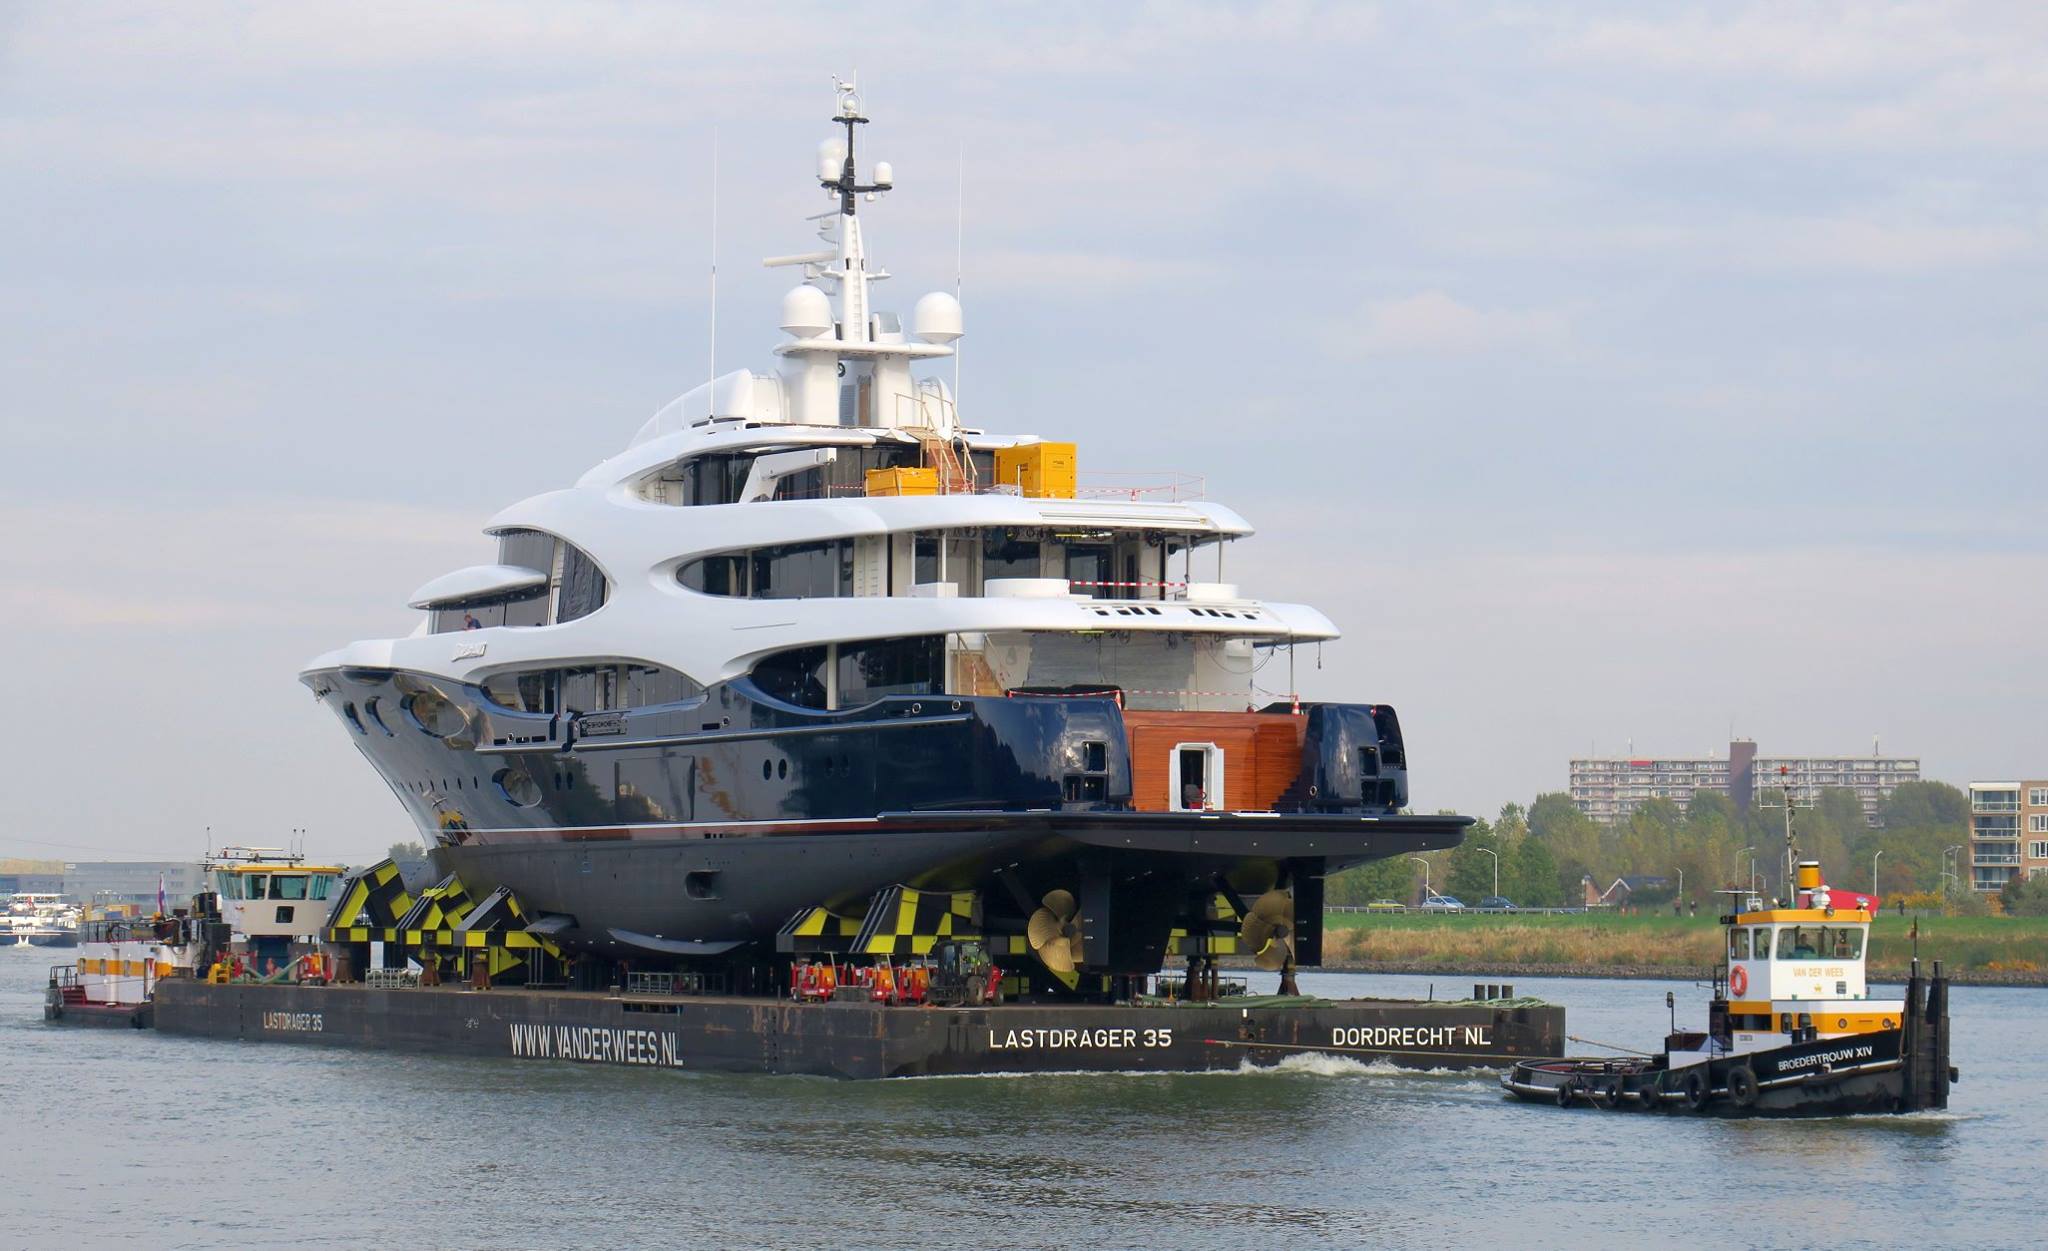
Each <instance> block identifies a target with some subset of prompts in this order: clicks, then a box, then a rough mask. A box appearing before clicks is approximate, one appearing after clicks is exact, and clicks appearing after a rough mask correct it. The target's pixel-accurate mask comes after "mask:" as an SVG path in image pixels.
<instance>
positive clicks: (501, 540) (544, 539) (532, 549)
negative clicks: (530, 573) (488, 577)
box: [498, 530, 555, 574]
mask: <svg viewBox="0 0 2048 1251" xmlns="http://www.w3.org/2000/svg"><path fill="white" fill-rule="evenodd" d="M498 563H499V564H501V565H514V566H517V567H518V568H521V569H534V570H538V571H539V572H541V573H545V574H553V573H554V571H555V536H554V535H552V534H542V533H541V532H540V531H538V530H507V531H505V532H504V533H503V534H500V535H499V536H498Z"/></svg>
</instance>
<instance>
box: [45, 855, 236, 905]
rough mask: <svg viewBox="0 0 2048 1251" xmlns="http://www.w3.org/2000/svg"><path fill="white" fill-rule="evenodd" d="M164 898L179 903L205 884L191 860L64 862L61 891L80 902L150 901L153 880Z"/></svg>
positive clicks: (201, 872) (203, 875)
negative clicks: (160, 888)
mask: <svg viewBox="0 0 2048 1251" xmlns="http://www.w3.org/2000/svg"><path fill="white" fill-rule="evenodd" d="M159 878H161V879H162V880H163V887H164V899H165V901H166V902H168V903H172V904H179V905H182V904H184V903H186V902H188V901H190V900H191V898H192V896H194V895H196V894H198V893H199V891H200V889H201V888H202V887H204V886H205V884H206V871H205V869H204V868H203V867H201V865H200V864H199V863H198V862H197V861H194V860H74V861H67V862H65V865H64V893H65V894H66V895H68V896H69V897H71V898H72V899H75V900H77V901H79V902H80V903H132V904H143V905H153V904H154V903H155V902H156V887H157V880H158V879H159Z"/></svg>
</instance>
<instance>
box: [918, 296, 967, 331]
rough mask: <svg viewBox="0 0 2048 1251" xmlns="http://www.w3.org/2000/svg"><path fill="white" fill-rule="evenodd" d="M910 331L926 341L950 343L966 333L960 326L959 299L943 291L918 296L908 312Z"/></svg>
mask: <svg viewBox="0 0 2048 1251" xmlns="http://www.w3.org/2000/svg"><path fill="white" fill-rule="evenodd" d="M910 333H912V334H914V335H916V336H917V337H918V338H920V339H923V340H924V341H925V342H926V343H951V342H952V341H953V340H955V339H957V338H959V337H960V336H961V335H963V334H966V333H967V332H966V331H965V330H963V329H961V328H960V301H958V300H956V299H954V298H953V297H952V296H950V295H947V294H946V293H945V292H943V291H934V292H932V293H931V294H929V295H924V296H920V297H919V298H918V301H917V307H916V308H914V309H912V310H911V313H910Z"/></svg>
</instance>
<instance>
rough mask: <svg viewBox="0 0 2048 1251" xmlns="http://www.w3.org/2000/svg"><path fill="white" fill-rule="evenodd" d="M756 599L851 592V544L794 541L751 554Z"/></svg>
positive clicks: (817, 597) (752, 587)
mask: <svg viewBox="0 0 2048 1251" xmlns="http://www.w3.org/2000/svg"><path fill="white" fill-rule="evenodd" d="M750 589H751V591H752V593H753V596H754V598H756V599H823V598H829V597H831V596H834V595H851V594H852V593H853V544H851V543H849V542H845V541H843V540H840V541H834V542H830V543H798V544H794V545H792V546H789V547H769V548H763V549H761V550H760V551H757V552H755V553H754V556H753V583H752V586H751V588H750Z"/></svg>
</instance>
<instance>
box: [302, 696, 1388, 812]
mask: <svg viewBox="0 0 2048 1251" xmlns="http://www.w3.org/2000/svg"><path fill="white" fill-rule="evenodd" d="M306 680H307V682H308V684H309V685H311V686H312V687H313V689H314V690H315V692H316V693H319V694H320V697H321V699H322V700H323V702H325V703H326V704H327V705H328V707H329V708H331V709H332V710H334V712H335V714H336V716H337V717H338V718H340V719H341V720H342V721H343V723H344V724H345V725H347V726H348V727H349V729H350V731H351V735H352V737H353V739H354V741H355V743H356V746H357V747H358V748H359V749H360V750H361V751H362V752H363V754H364V756H365V757H366V758H368V759H369V760H370V762H371V764H372V765H373V766H374V767H375V768H376V769H377V770H378V772H379V773H380V774H381V775H382V776H383V777H384V779H385V781H386V782H387V783H388V784H389V785H390V786H391V788H392V791H393V793H394V794H396V795H397V796H398V798H399V800H400V802H401V803H402V804H404V805H405V807H406V809H407V811H408V813H409V814H410V815H411V816H412V818H413V820H414V822H415V823H416V824H417V825H418V827H419V828H420V830H421V831H422V832H423V833H424V834H426V835H428V836H429V837H430V838H438V837H440V836H442V835H443V833H444V832H451V831H462V830H484V829H558V828H571V829H574V828H594V827H602V826H624V825H638V824H649V823H655V824H659V823H669V822H677V823H687V822H693V821H778V820H822V819H836V818H867V817H873V816H874V815H875V814H876V813H880V812H893V811H932V810H950V811H981V810H1002V811H1010V812H1025V811H1041V810H1048V809H1054V810H1064V811H1117V810H1125V809H1129V808H1130V807H1131V767H1130V758H1129V757H1130V752H1129V740H1128V736H1127V733H1126V728H1125V725H1124V721H1123V716H1122V712H1121V710H1120V709H1119V708H1118V707H1117V705H1116V703H1115V701H1114V700H1109V699H1092V698H1076V699H1003V698H987V697H983V698H968V697H952V696H926V697H909V696H904V697H892V698H889V699H884V700H881V701H878V702H876V703H874V704H871V705H868V706H867V707H865V708H861V709H856V710H852V711H847V712H833V713H825V712H818V711H815V710H809V709H802V708H796V707H794V706H791V705H787V704H782V703H780V702H778V701H775V700H773V699H770V698H769V697H767V696H765V695H763V694H761V693H760V692H759V691H758V690H757V689H755V688H754V687H753V686H752V684H751V683H750V682H748V681H746V680H745V679H739V680H736V681H734V682H729V683H725V684H722V685H720V686H718V687H714V688H713V689H712V690H711V692H710V693H709V694H708V695H707V697H706V698H705V699H703V700H702V701H699V702H695V703H691V704H688V705H674V706H665V707H656V708H646V709H633V710H625V711H620V712H605V713H589V714H560V715H554V716H542V715H539V714H527V713H518V712H511V711H508V710H505V709H503V708H500V707H498V706H497V705H495V704H493V703H491V702H490V700H489V699H488V698H487V697H486V696H485V695H484V693H483V692H482V691H481V690H480V689H479V688H475V687H466V686H461V685H459V684H453V683H449V682H446V681H441V680H430V679H427V678H425V677H422V676H421V675H417V674H406V673H400V672H393V671H389V670H380V671H374V672H366V671H360V670H327V671H321V672H319V673H314V674H309V675H307V679H306ZM422 691H430V692H431V693H432V695H433V696H434V697H435V698H437V699H439V700H444V701H446V703H447V704H448V705H450V706H451V707H452V708H453V709H454V712H453V713H452V714H451V715H450V716H449V719H448V723H447V724H444V725H437V726H436V727H435V729H432V730H430V729H429V728H427V727H426V726H425V725H423V724H422V723H421V722H420V721H419V719H418V718H417V717H416V716H415V715H414V713H413V712H412V711H411V708H412V705H410V704H409V703H408V702H407V701H408V700H410V699H412V698H414V697H416V696H418V695H419V694H420V693H421V692H422ZM1303 726H1304V728H1305V742H1304V746H1303V749H1302V752H1301V761H1300V763H1299V770H1300V771H1299V777H1298V779H1297V782H1298V785H1297V786H1296V787H1294V788H1291V790H1290V795H1289V797H1287V798H1286V799H1285V800H1284V801H1283V803H1282V804H1281V805H1280V806H1282V807H1284V808H1289V809H1292V810H1295V811H1313V812H1322V813H1352V814H1360V815H1369V814H1383V813H1390V812H1393V811H1397V810H1398V803H1394V802H1390V801H1391V800H1393V799H1395V798H1396V797H1398V796H1403V795H1405V792H1406V774H1405V769H1404V768H1397V767H1396V766H1395V765H1393V764H1383V763H1380V762H1382V761H1386V760H1392V761H1402V760H1403V753H1402V749H1401V745H1400V742H1399V729H1398V722H1397V721H1396V720H1395V718H1394V717H1393V715H1392V710H1390V709H1384V708H1378V709H1364V708H1360V707H1357V706H1353V705H1314V706H1308V707H1307V708H1306V709H1305V713H1304V720H1303ZM437 730H438V731H439V732H436V731H437ZM1375 732H1377V733H1381V734H1382V735H1383V737H1382V738H1381V739H1380V740H1379V746H1377V747H1372V748H1370V749H1367V748H1364V747H1361V745H1360V742H1361V736H1362V735H1366V734H1370V733H1375ZM1361 762H1365V763H1361ZM1368 768H1369V769H1370V770H1372V776H1370V777H1366V776H1361V774H1362V773H1363V771H1364V770H1366V769H1368ZM1347 770H1348V771H1347Z"/></svg>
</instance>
